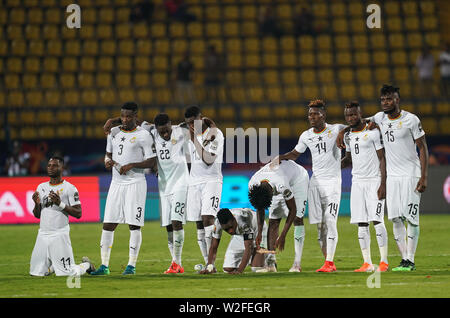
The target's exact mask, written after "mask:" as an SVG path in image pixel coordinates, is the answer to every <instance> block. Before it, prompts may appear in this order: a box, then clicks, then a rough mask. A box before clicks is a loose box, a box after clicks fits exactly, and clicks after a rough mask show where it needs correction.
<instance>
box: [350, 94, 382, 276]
mask: <svg viewBox="0 0 450 318" xmlns="http://www.w3.org/2000/svg"><path fill="white" fill-rule="evenodd" d="M344 115H345V120H346V121H347V123H348V124H349V126H350V130H349V131H348V132H347V133H346V134H345V137H344V142H345V146H346V147H345V149H346V154H345V157H344V158H342V161H341V167H342V168H345V167H347V166H350V165H351V166H352V176H353V178H352V189H351V194H350V210H351V219H350V223H352V224H358V240H359V245H360V247H361V252H362V255H363V259H364V263H363V265H362V266H361V267H360V268H358V269H356V270H355V272H373V271H374V269H375V268H374V266H373V264H372V259H371V255H370V229H369V222H373V226H374V228H375V232H376V238H377V242H378V247H379V250H380V256H381V260H380V265H379V267H378V269H377V271H380V272H385V271H387V270H388V268H389V265H388V260H387V251H388V236H387V231H386V227H385V225H384V207H385V197H386V159H385V157H384V147H383V141H382V139H381V135H380V132H379V130H377V129H375V130H368V129H367V123H366V122H365V120H364V119H363V118H362V117H361V109H360V106H359V103H358V102H357V101H352V102H350V103H347V104H346V105H345V110H344Z"/></svg>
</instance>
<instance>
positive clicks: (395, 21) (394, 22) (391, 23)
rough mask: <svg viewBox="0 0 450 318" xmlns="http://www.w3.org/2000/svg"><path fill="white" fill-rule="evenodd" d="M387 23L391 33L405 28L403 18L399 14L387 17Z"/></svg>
mask: <svg viewBox="0 0 450 318" xmlns="http://www.w3.org/2000/svg"><path fill="white" fill-rule="evenodd" d="M385 21H386V22H385V24H386V26H387V29H388V30H389V32H390V33H394V32H400V31H402V30H403V25H402V18H400V17H398V16H391V17H387V18H386V19H385Z"/></svg>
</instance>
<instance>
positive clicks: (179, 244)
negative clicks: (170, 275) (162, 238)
mask: <svg viewBox="0 0 450 318" xmlns="http://www.w3.org/2000/svg"><path fill="white" fill-rule="evenodd" d="M183 244H184V229H181V230H179V231H173V254H174V257H175V263H177V264H178V265H180V266H181V253H182V252H183Z"/></svg>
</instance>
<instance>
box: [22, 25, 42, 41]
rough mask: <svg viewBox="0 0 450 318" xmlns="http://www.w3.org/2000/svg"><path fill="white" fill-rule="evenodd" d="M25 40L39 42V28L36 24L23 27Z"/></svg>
mask: <svg viewBox="0 0 450 318" xmlns="http://www.w3.org/2000/svg"><path fill="white" fill-rule="evenodd" d="M25 38H26V39H27V40H39V39H40V38H41V28H40V26H39V25H36V24H28V25H27V26H26V27H25Z"/></svg>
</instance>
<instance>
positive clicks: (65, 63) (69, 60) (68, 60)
mask: <svg viewBox="0 0 450 318" xmlns="http://www.w3.org/2000/svg"><path fill="white" fill-rule="evenodd" d="M62 69H63V71H64V72H77V71H78V60H77V58H75V57H65V58H63V60H62Z"/></svg>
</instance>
